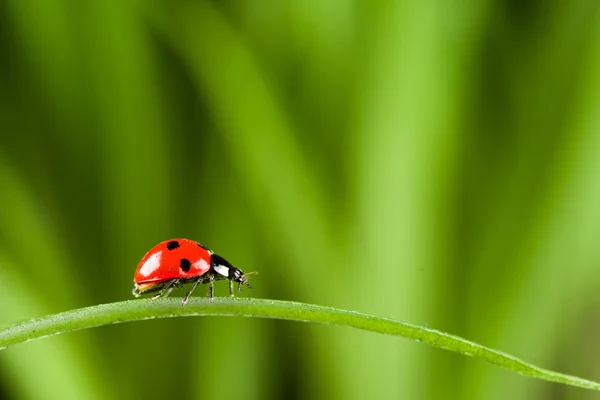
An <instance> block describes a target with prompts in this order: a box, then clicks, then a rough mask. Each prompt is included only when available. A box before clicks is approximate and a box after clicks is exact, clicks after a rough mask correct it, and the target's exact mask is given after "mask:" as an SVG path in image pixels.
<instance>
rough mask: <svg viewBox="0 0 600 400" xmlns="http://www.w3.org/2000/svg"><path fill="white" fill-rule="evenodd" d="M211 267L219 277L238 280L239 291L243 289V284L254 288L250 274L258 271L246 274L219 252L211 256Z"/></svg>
mask: <svg viewBox="0 0 600 400" xmlns="http://www.w3.org/2000/svg"><path fill="white" fill-rule="evenodd" d="M211 267H212V270H213V271H214V272H215V275H216V277H217V279H219V278H220V279H228V280H230V281H233V282H237V283H238V292H239V291H240V290H241V289H242V285H245V286H248V288H249V289H252V286H250V284H249V283H248V275H255V274H256V272H249V273H248V274H244V271H242V270H241V269H239V268H236V267H234V266H233V265H231V264H230V263H229V261H227V260H226V259H224V258H223V257H221V256H220V255H217V254H213V255H212V256H211ZM232 295H233V294H232Z"/></svg>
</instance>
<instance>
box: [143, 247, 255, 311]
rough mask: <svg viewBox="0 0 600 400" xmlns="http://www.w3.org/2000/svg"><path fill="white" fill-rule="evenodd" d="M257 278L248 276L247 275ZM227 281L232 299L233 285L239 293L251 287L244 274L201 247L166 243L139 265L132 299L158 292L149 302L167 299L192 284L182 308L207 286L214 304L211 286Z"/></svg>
mask: <svg viewBox="0 0 600 400" xmlns="http://www.w3.org/2000/svg"><path fill="white" fill-rule="evenodd" d="M252 274H256V272H250V273H248V275H252ZM223 279H227V280H229V295H230V296H233V282H237V283H238V292H239V291H241V289H242V285H245V286H248V288H249V289H251V288H252V287H251V286H250V284H249V283H248V278H247V276H246V274H244V272H243V271H242V270H241V269H239V268H236V267H234V266H233V265H231V264H230V263H229V262H228V261H227V260H225V259H224V258H223V257H221V256H219V255H217V254H215V253H213V251H212V250H210V249H208V248H206V247H204V246H202V245H201V244H200V243H198V242H195V241H193V240H189V239H171V240H165V241H164V242H161V243H159V244H157V245H156V246H154V247H153V248H152V249H150V251H148V252H147V253H146V255H145V256H144V258H142V260H141V261H140V263H139V264H138V266H137V269H136V270H135V275H134V276H133V282H134V288H133V295H134V296H135V297H139V296H141V295H142V294H145V293H151V292H156V291H158V293H157V294H155V295H154V296H152V298H151V300H154V299H157V298H159V297H161V296H168V295H169V294H171V292H172V291H173V289H175V288H180V287H182V286H183V285H184V284H186V283H192V287H191V288H190V290H188V292H187V294H186V295H185V297H184V298H183V301H182V302H181V305H182V306H183V305H185V303H187V301H188V298H189V297H190V295H191V294H192V292H193V291H194V289H196V286H198V285H199V284H206V283H208V284H209V288H208V297H209V298H210V301H211V302H212V301H213V292H214V287H213V282H214V281H218V280H223Z"/></svg>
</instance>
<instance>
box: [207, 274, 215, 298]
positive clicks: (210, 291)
mask: <svg viewBox="0 0 600 400" xmlns="http://www.w3.org/2000/svg"><path fill="white" fill-rule="evenodd" d="M208 279H209V280H208V298H209V300H210V302H211V303H212V302H213V297H214V296H213V294H214V292H215V284H214V280H215V277H214V276H213V274H210V275H209V276H208Z"/></svg>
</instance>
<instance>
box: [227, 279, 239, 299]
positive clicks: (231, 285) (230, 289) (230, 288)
mask: <svg viewBox="0 0 600 400" xmlns="http://www.w3.org/2000/svg"><path fill="white" fill-rule="evenodd" d="M238 289H239V288H238ZM229 296H231V297H233V281H229Z"/></svg>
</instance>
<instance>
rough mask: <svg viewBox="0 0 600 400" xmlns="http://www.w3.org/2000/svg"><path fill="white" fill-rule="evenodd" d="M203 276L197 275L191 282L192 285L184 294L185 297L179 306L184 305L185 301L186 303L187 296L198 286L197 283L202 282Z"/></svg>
mask: <svg viewBox="0 0 600 400" xmlns="http://www.w3.org/2000/svg"><path fill="white" fill-rule="evenodd" d="M203 280H204V279H203V277H201V276H199V277H198V278H197V279H196V280H195V281H194V283H193V284H192V287H191V288H190V290H188V292H187V293H186V294H185V297H184V298H183V301H182V302H181V307H183V306H185V303H187V301H188V298H189V297H190V295H191V294H192V292H193V291H194V289H196V286H198V284H199V283H202V281H203Z"/></svg>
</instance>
